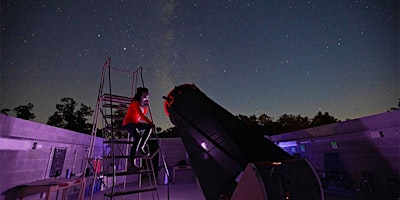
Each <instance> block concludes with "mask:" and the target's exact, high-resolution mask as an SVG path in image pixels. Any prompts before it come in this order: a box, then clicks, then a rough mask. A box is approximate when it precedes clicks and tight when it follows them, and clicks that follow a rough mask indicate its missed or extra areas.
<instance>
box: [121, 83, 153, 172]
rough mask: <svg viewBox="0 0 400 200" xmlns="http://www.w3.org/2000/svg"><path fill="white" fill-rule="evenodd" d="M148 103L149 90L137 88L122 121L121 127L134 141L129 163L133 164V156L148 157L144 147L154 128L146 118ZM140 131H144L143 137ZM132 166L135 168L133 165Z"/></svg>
mask: <svg viewBox="0 0 400 200" xmlns="http://www.w3.org/2000/svg"><path fill="white" fill-rule="evenodd" d="M149 102H150V98H149V90H148V89H147V88H144V87H138V88H137V89H136V94H135V96H134V97H133V99H132V102H131V103H130V105H129V107H128V110H127V112H126V114H125V117H124V120H123V121H122V127H124V128H125V129H126V130H127V131H128V132H129V134H130V135H131V136H132V137H133V139H134V141H133V145H132V147H131V152H130V156H129V157H130V160H131V162H133V160H134V159H133V157H134V156H146V155H148V153H147V152H146V151H145V150H144V147H145V145H146V142H147V139H148V138H149V136H150V131H151V129H153V128H154V127H155V126H154V124H153V122H152V121H151V120H150V119H149V118H147V117H146V114H147V112H148V110H149ZM142 130H144V132H143V135H140V133H139V132H138V131H142ZM133 165H134V166H136V165H135V164H134V163H133ZM136 167H137V166H136Z"/></svg>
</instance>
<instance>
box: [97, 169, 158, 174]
mask: <svg viewBox="0 0 400 200" xmlns="http://www.w3.org/2000/svg"><path fill="white" fill-rule="evenodd" d="M149 173H152V171H151V170H148V169H142V170H129V171H117V172H115V176H127V175H137V174H149ZM102 174H103V175H104V176H113V173H112V172H104V173H102Z"/></svg>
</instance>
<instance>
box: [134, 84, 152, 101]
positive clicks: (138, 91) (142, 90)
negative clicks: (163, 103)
mask: <svg viewBox="0 0 400 200" xmlns="http://www.w3.org/2000/svg"><path fill="white" fill-rule="evenodd" d="M143 93H149V89H147V88H145V87H138V88H136V94H135V96H134V97H133V99H132V101H140V97H141V96H142V94H143Z"/></svg>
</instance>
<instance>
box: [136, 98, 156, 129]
mask: <svg viewBox="0 0 400 200" xmlns="http://www.w3.org/2000/svg"><path fill="white" fill-rule="evenodd" d="M135 109H136V110H137V112H138V114H139V116H140V118H141V119H143V120H144V121H145V122H146V123H148V124H150V125H152V126H154V124H153V122H152V121H151V120H150V119H149V118H147V117H146V115H144V114H143V113H142V110H141V109H140V107H139V104H138V103H136V104H135Z"/></svg>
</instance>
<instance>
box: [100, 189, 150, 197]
mask: <svg viewBox="0 0 400 200" xmlns="http://www.w3.org/2000/svg"><path fill="white" fill-rule="evenodd" d="M154 190H157V188H156V187H154V186H146V187H141V188H137V189H131V190H122V191H114V194H112V193H111V189H108V190H106V191H104V196H106V197H110V196H122V195H127V194H136V193H141V192H150V191H154Z"/></svg>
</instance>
